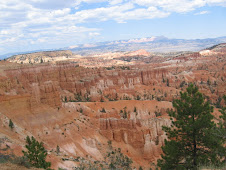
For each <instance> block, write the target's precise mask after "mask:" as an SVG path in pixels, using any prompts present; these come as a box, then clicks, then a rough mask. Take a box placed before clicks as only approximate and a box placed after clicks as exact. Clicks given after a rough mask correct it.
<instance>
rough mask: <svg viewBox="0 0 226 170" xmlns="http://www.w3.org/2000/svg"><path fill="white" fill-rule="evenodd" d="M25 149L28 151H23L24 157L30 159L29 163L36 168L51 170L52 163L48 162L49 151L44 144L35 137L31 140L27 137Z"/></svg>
mask: <svg viewBox="0 0 226 170" xmlns="http://www.w3.org/2000/svg"><path fill="white" fill-rule="evenodd" d="M26 143H27V145H25V147H26V148H27V151H22V152H23V154H24V156H25V157H27V158H28V160H29V162H30V163H31V164H32V165H33V166H34V167H36V168H44V169H49V167H50V166H51V163H50V162H46V156H47V151H46V150H45V148H44V146H43V143H42V142H38V141H37V140H36V139H35V138H34V137H33V136H32V137H31V138H30V137H29V136H27V138H26Z"/></svg>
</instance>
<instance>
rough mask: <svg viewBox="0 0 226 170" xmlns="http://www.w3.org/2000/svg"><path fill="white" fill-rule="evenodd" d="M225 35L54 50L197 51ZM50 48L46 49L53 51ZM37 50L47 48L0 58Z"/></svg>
mask: <svg viewBox="0 0 226 170" xmlns="http://www.w3.org/2000/svg"><path fill="white" fill-rule="evenodd" d="M225 42H226V36H225V37H218V38H206V39H190V40H189V39H188V40H187V39H169V38H166V37H164V36H158V37H148V38H137V39H128V40H118V41H107V42H97V43H93V44H79V45H74V46H70V47H65V48H61V49H54V50H71V51H72V52H73V53H76V54H80V55H93V54H99V53H106V52H116V51H136V50H139V49H145V50H147V51H149V52H160V53H167V52H178V51H199V50H202V49H205V48H208V47H211V46H213V45H216V44H219V43H225ZM54 50H53V49H50V50H48V51H54ZM38 51H47V50H36V51H29V52H20V53H9V54H5V55H0V59H1V58H8V57H10V56H12V55H16V54H23V53H33V52H38Z"/></svg>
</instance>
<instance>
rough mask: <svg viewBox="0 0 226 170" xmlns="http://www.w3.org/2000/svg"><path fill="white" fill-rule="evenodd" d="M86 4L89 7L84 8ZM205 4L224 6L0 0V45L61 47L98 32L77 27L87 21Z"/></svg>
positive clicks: (146, 0)
mask: <svg viewBox="0 0 226 170" xmlns="http://www.w3.org/2000/svg"><path fill="white" fill-rule="evenodd" d="M95 3H101V5H102V6H101V7H100V4H98V5H97V6H98V7H96V5H95ZM89 4H92V7H91V8H90V9H86V7H87V6H89ZM207 5H208V6H214V5H217V6H225V7H226V0H159V1H157V0H0V44H1V48H4V49H6V51H7V49H13V48H16V47H17V46H26V45H30V44H36V45H37V44H39V45H40V46H42V44H45V43H47V42H48V44H56V43H58V44H59V45H63V46H64V43H65V45H66V44H70V41H75V42H73V44H75V43H76V42H78V43H81V42H83V40H85V39H89V38H95V37H99V35H100V31H101V30H100V29H97V28H86V27H85V26H78V25H82V24H84V23H87V22H89V23H95V22H104V21H108V20H113V21H116V22H118V23H125V22H127V21H128V20H142V19H152V18H163V17H167V16H169V15H170V14H171V13H172V12H176V13H186V12H190V11H193V10H196V9H198V8H200V7H203V6H207ZM81 7H82V8H81ZM75 9H76V10H75ZM205 13H207V12H206V11H202V12H200V13H199V14H205ZM196 14H198V13H196ZM57 41H59V42H57ZM2 44H3V45H2ZM21 48H22V47H21ZM23 48H24V49H26V47H23ZM34 48H35V47H34ZM2 51H3V50H2Z"/></svg>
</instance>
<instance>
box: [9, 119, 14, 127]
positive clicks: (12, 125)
mask: <svg viewBox="0 0 226 170" xmlns="http://www.w3.org/2000/svg"><path fill="white" fill-rule="evenodd" d="M9 127H10V128H11V129H13V128H14V124H13V122H12V120H11V119H9Z"/></svg>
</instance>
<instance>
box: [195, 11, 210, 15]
mask: <svg viewBox="0 0 226 170" xmlns="http://www.w3.org/2000/svg"><path fill="white" fill-rule="evenodd" d="M208 13H209V11H201V12H198V13H195V15H203V14H208Z"/></svg>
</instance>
